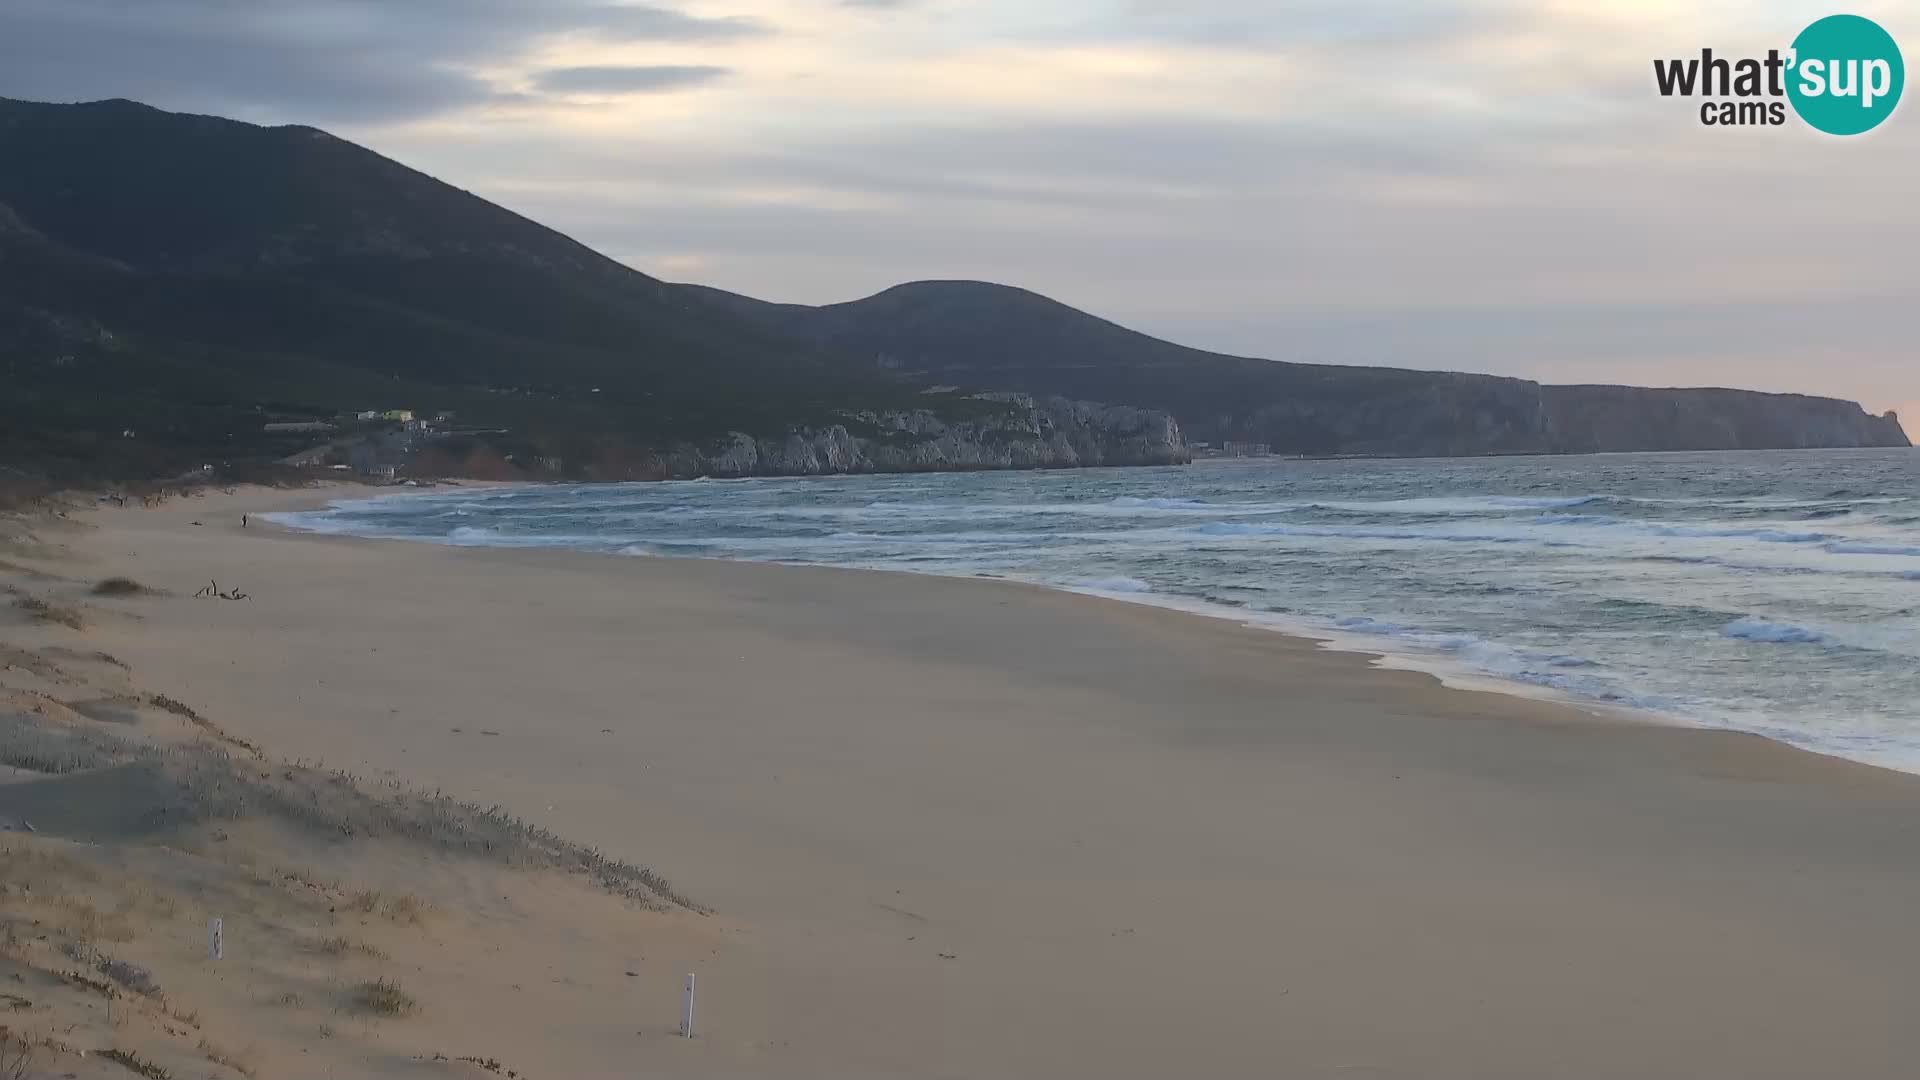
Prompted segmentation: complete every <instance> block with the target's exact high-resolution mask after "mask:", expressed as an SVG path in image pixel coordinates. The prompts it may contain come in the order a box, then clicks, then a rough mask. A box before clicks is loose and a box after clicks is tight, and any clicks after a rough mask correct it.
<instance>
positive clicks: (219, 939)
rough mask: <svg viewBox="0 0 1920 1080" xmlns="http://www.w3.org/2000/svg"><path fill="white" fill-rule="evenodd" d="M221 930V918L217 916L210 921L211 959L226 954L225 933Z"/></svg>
mask: <svg viewBox="0 0 1920 1080" xmlns="http://www.w3.org/2000/svg"><path fill="white" fill-rule="evenodd" d="M221 931H222V926H221V921H220V919H219V918H217V917H216V918H214V919H211V920H209V921H208V923H207V959H209V960H219V959H221V958H222V957H224V956H225V955H226V951H227V950H226V943H225V941H224V940H223V936H224V935H223V934H222V933H221Z"/></svg>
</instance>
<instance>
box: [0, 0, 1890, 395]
mask: <svg viewBox="0 0 1920 1080" xmlns="http://www.w3.org/2000/svg"><path fill="white" fill-rule="evenodd" d="M1849 10H1853V11H1856V12H1858V13H1859V14H1864V15H1869V16H1871V17H1874V18H1876V19H1878V20H1880V21H1881V23H1882V24H1883V25H1885V26H1886V27H1887V28H1888V30H1889V31H1890V32H1892V34H1893V35H1894V37H1895V38H1896V39H1898V40H1901V41H1904V42H1907V43H1909V44H1910V46H1911V47H1910V49H1909V52H1910V53H1911V52H1912V51H1913V49H1915V48H1920V45H1915V44H1913V43H1916V42H1920V0H1909V2H1905V3H1871V4H1859V5H1852V6H1850V7H1849ZM1830 13H1831V11H1830V9H1829V8H1828V7H1826V6H1824V4H1823V5H1822V6H1814V5H1812V4H1804V3H1782V2H1773V3H1760V4H1753V3H1741V4H1735V3H1731V2H1720V0H1709V2H1707V3H1701V4H1693V5H1687V6H1685V8H1684V9H1680V8H1678V7H1677V6H1675V5H1669V4H1663V3H1653V2H1648V0H1615V2H1606V0H1589V2H1586V3H1575V2H1558V3H1554V2H1549V3H1525V2H1513V3H1506V2H1497V0H1486V2H1476V0H1435V2H1427V3H1422V2H1419V0H1304V2H1292V3H1289V2H1273V0H1043V2H1037V3H1036V2H1034V0H1019V2H1015V0H785V2H775V0H737V2H734V0H712V2H705V0H703V2H699V3H686V4H677V3H663V4H658V5H650V4H624V3H618V2H614V0H0V95H5V96H13V97H26V98H37V99H43V100H62V101H71V100H86V99H95V98H103V97H131V98H136V99H139V100H142V101H146V102H149V103H151V104H155V105H158V106H161V107H163V108H173V109H182V110H190V111H201V112H215V113H221V114H225V115H231V116H236V117H239V118H242V119H249V120H255V121H259V122H269V123H288V122H297V123H307V124H313V125H316V126H321V127H326V128H328V129H330V130H333V131H336V132H338V133H340V134H342V135H344V136H346V137H349V138H352V139H355V140H357V141H360V142H363V143H366V144H368V145H371V146H373V147H374V148H375V149H378V150H380V151H381V152H383V153H386V154H389V155H391V156H394V157H397V158H399V159H401V160H403V161H407V162H408V163H410V164H413V165H416V166H418V167H420V168H423V169H425V170H427V171H429V172H432V173H434V174H436V175H438V176H440V177H442V178H443V179H446V180H448V181H449V182H451V183H454V184H456V185H458V186H461V187H464V188H468V189H470V190H473V191H475V192H478V193H479V194H482V195H485V196H487V197H489V198H492V199H494V200H496V201H498V202H501V203H504V204H505V205H507V206H510V207H512V208H513V209H515V210H518V211H520V212H523V213H526V214H529V215H530V216H533V217H535V218H536V219H538V220H541V221H544V222H546V223H548V224H550V225H553V226H555V227H556V228H559V229H561V230H563V231H565V232H568V233H570V234H572V235H574V236H576V237H578V238H579V239H581V240H583V241H585V242H586V243H588V244H591V245H593V246H595V247H598V248H600V249H601V250H603V251H606V252H607V253H608V254H610V255H613V256H615V257H616V258H620V259H623V260H625V261H627V262H628V263H630V264H631V265H633V266H635V267H637V268H639V269H641V270H645V271H647V272H649V273H653V274H656V275H659V276H662V277H667V278H672V279H676V280H691V281H699V282H703V283H706V284H712V285H717V286H720V287H722V288H729V289H735V290H738V291H742V292H747V293H751V294H753V295H757V296H762V297H765V298H768V299H774V300H789V301H803V302H812V303H819V302H829V301H836V300H845V299H851V298H853V297H856V296H860V295H864V294H867V293H870V292H873V291H877V290H878V289H881V288H884V287H886V286H888V285H891V284H894V283H896V282H899V281H904V280H911V279H917V278H931V277H969V278H986V279H991V280H996V281H1003V282H1007V283H1010V284H1017V285H1022V286H1025V287H1028V288H1032V289H1035V290H1038V291H1040V292H1044V293H1048V294H1050V295H1053V296H1056V297H1057V298H1059V299H1061V300H1064V301H1066V302H1068V303H1072V304H1074V305H1076V306H1079V307H1083V308H1086V309H1088V310H1091V311H1094V312H1096V313H1098V314H1101V315H1104V316H1107V317H1109V318H1113V319H1116V320H1118V321H1120V322H1123V323H1127V324H1130V325H1133V326H1136V327H1138V328H1140V329H1144V330H1148V331H1150V332H1156V333H1161V334H1164V335H1166V336H1170V337H1174V338H1176V339H1178V340H1181V341H1184V342H1187V343H1189V344H1194V345H1199V346H1202V347H1209V348H1218V349H1223V350H1228V351H1234V352H1240V353H1245V354H1251V355H1260V356H1269V357H1274V358H1277V359H1301V360H1316V361H1334V362H1352V363H1390V364H1399V365H1405V366H1413V367H1446V368H1461V369H1471V370H1480V371H1493V372H1500V373H1507V374H1518V375H1525V376H1529V377H1533V378H1539V379H1544V380H1548V381H1631V382H1640V383H1651V384H1665V385H1673V384H1689V383H1715V384H1723V385H1724V384H1732V385H1746V386H1754V387H1758V388H1763V389H1777V390H1799V391H1807V392H1817V393H1834V394H1839V395H1842V396H1848V397H1856V398H1859V399H1861V400H1862V401H1864V402H1865V403H1866V404H1867V405H1869V406H1870V407H1872V408H1875V409H1884V408H1888V407H1892V406H1896V405H1903V406H1905V411H1906V412H1907V413H1908V415H1909V417H1910V418H1913V417H1920V363H1917V362H1916V359H1915V354H1914V347H1913V337H1914V330H1915V328H1916V323H1917V322H1920V319H1916V316H1915V314H1914V312H1915V310H1916V306H1917V305H1916V302H1917V301H1920V295H1916V293H1920V286H1916V284H1915V282H1916V275H1914V274H1913V273H1912V271H1911V269H1910V267H1911V264H1912V261H1913V254H1912V253H1913V252H1914V251H1915V250H1916V248H1915V244H1916V241H1920V211H1917V210H1915V209H1914V204H1913V200H1912V197H1911V194H1910V187H1911V178H1912V177H1913V176H1915V175H1920V115H1916V114H1915V113H1914V108H1915V105H1914V103H1911V102H1909V103H1906V104H1904V105H1903V106H1902V108H1901V114H1900V115H1897V116H1895V117H1894V118H1893V119H1892V120H1890V121H1889V122H1888V123H1887V124H1886V125H1884V126H1883V127H1882V128H1881V129H1880V130H1878V131H1876V132H1875V133H1873V134H1871V135H1868V136H1865V137H1861V138H1856V139H1851V140H1834V139H1828V138H1825V137H1822V136H1818V135H1816V134H1814V133H1812V132H1810V131H1808V130H1806V129H1805V128H1802V127H1799V126H1797V125H1790V126H1788V127H1786V128H1770V129H1754V130H1732V131H1726V130H1714V129H1710V128H1704V127H1702V126H1700V125H1699V123H1698V122H1697V119H1696V118H1695V115H1694V112H1693V109H1692V108H1691V107H1690V106H1689V105H1688V104H1687V103H1685V102H1682V101H1677V100H1663V99H1661V98H1660V97H1659V96H1658V95H1657V94H1656V93H1655V92H1654V90H1653V86H1652V75H1651V63H1650V62H1651V60H1652V59H1653V58H1654V57H1655V56H1661V57H1667V56H1676V57H1677V56H1685V55H1687V54H1689V53H1693V54H1697V53H1698V51H1699V49H1700V48H1701V47H1703V46H1712V47H1714V48H1715V50H1716V51H1720V52H1733V53H1737V52H1740V51H1742V50H1746V51H1750V52H1753V53H1763V52H1764V51H1765V50H1766V49H1767V48H1769V47H1778V46H1784V45H1785V44H1786V43H1787V42H1788V41H1789V40H1790V39H1791V38H1792V36H1793V35H1794V34H1795V33H1796V32H1797V31H1798V30H1799V29H1800V28H1801V27H1802V26H1804V25H1805V24H1806V23H1808V22H1810V21H1812V20H1813V19H1815V18H1818V17H1820V16H1822V15H1825V14H1830ZM1915 426H1920V425H1915Z"/></svg>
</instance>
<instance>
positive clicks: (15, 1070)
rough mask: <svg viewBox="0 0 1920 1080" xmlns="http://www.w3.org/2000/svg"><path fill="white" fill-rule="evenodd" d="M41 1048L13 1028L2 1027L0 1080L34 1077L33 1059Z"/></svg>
mask: <svg viewBox="0 0 1920 1080" xmlns="http://www.w3.org/2000/svg"><path fill="white" fill-rule="evenodd" d="M38 1050H39V1047H37V1046H35V1045H34V1044H33V1041H32V1040H31V1039H28V1038H27V1037H26V1036H25V1035H17V1034H15V1033H14V1031H13V1029H12V1028H7V1027H0V1080H26V1078H27V1077H29V1076H31V1075H33V1059H34V1058H35V1057H37V1056H38V1054H37V1053H36V1052H37V1051H38Z"/></svg>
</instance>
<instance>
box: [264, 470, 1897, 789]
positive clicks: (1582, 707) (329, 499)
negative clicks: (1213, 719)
mask: <svg viewBox="0 0 1920 1080" xmlns="http://www.w3.org/2000/svg"><path fill="white" fill-rule="evenodd" d="M1220 460H1221V461H1226V462H1233V461H1235V460H1241V459H1220ZM752 479H761V478H754V477H740V478H730V479H726V480H720V481H710V482H720V483H733V482H743V481H746V480H752ZM670 482H673V483H690V482H693V481H685V480H682V481H670ZM454 486H457V487H458V486H464V487H471V488H487V489H500V490H505V489H516V488H525V489H539V488H546V487H578V486H580V485H577V484H549V483H541V482H535V481H491V482H490V481H479V482H468V481H462V482H460V483H459V484H456V485H454ZM432 491H433V489H431V488H419V489H407V490H404V491H394V490H390V489H389V490H379V491H376V492H375V493H373V494H370V495H364V496H358V497H355V498H353V499H351V501H362V500H363V499H365V500H377V499H381V498H387V497H401V496H406V495H422V494H430V493H432ZM340 501H343V500H341V499H339V498H338V497H337V496H336V495H335V494H332V493H330V494H328V495H326V496H324V497H321V496H316V497H315V498H312V499H306V498H296V499H294V500H293V502H292V504H291V505H287V506H285V507H282V508H280V509H278V510H276V511H274V512H270V513H269V514H268V516H267V518H266V519H265V520H267V521H268V523H269V524H270V525H271V526H272V527H274V528H280V529H285V530H287V531H289V532H294V533H305V534H307V535H311V536H332V537H337V538H340V539H358V540H387V541H393V542H403V543H423V544H429V545H434V546H442V547H455V548H493V549H496V550H519V549H521V548H522V546H521V545H512V544H500V543H487V542H484V541H482V542H476V543H450V542H447V541H443V540H439V539H432V538H424V537H411V536H388V537H381V536H369V535H365V534H359V533H352V532H335V531H332V530H327V529H321V528H318V527H315V526H313V525H310V524H298V523H288V522H285V521H284V520H277V519H283V518H285V517H287V516H290V515H298V514H306V513H311V512H316V511H323V510H326V509H329V508H331V507H332V506H334V505H335V504H336V503H338V502H340ZM524 547H529V548H533V549H536V550H547V549H549V548H550V549H552V550H560V551H575V550H577V549H573V548H569V547H567V546H566V545H564V544H553V545H546V544H537V545H524ZM579 553H581V554H588V555H592V556H594V557H602V556H609V555H615V554H617V555H618V557H621V558H664V559H691V560H698V561H707V562H722V563H745V564H758V565H779V566H803V567H814V568H821V569H843V570H850V571H852V572H859V573H880V574H903V575H906V576H909V577H920V578H927V577H933V578H944V579H949V580H968V581H971V580H990V581H999V582H1003V583H1006V584H1010V585H1016V586H1021V587H1027V588H1036V589H1043V590H1047V591H1051V592H1060V593H1066V594H1069V595H1075V596H1086V597H1092V598H1097V599H1100V600H1105V601H1109V602H1116V603H1125V604H1133V605H1138V606H1142V607H1148V608H1153V609H1157V610H1162V611H1170V612H1179V613H1182V614H1185V615H1190V616H1194V617H1199V618H1205V619H1212V620H1218V621H1221V622H1226V623H1230V624H1234V625H1237V626H1240V627H1243V628H1246V629H1250V630H1256V631H1260V632H1263V633H1274V634H1279V635H1282V636H1284V637H1288V638H1293V639H1297V640H1304V641H1309V642H1313V643H1314V644H1316V645H1318V646H1319V647H1321V648H1322V649H1325V650H1327V651H1329V652H1334V653H1344V654H1352V655H1358V656H1362V657H1365V658H1367V659H1368V660H1369V661H1370V662H1371V663H1373V664H1374V665H1375V666H1376V667H1377V668H1379V669H1380V670H1391V671H1408V672H1417V673H1420V674H1423V675H1427V676H1430V677H1432V678H1433V679H1434V680H1435V681H1436V682H1437V683H1438V684H1439V685H1441V686H1443V687H1445V688H1448V689H1454V690H1463V691H1471V692H1482V693H1494V694H1503V695H1507V696H1511V697H1515V698H1519V699H1523V700H1526V701H1534V702H1543V703H1546V704H1549V705H1552V706H1554V707H1557V708H1569V709H1575V710H1578V711H1580V712H1582V713H1585V714H1587V715H1589V716H1592V717H1596V718H1600V719H1603V720H1607V721H1610V722H1617V723H1633V724H1652V725H1658V726H1665V727H1674V728H1681V729H1686V730H1700V731H1721V732H1730V733H1734V734H1741V735H1750V736H1754V737H1757V738H1764V739H1768V740H1769V741H1772V742H1777V743H1780V744H1782V745H1785V746H1788V747H1791V748H1793V749H1795V750H1799V751H1802V752H1806V753H1811V754H1816V755H1819V756H1822V757H1830V758H1834V759H1836V760H1841V761H1847V762H1851V763H1856V764H1864V765H1868V766H1871V767H1875V768H1882V769H1890V770H1892V771H1894V772H1901V773H1907V774H1910V775H1920V764H1916V765H1915V766H1914V767H1912V768H1902V767H1901V766H1899V765H1892V764H1889V763H1888V762H1886V761H1885V760H1874V759H1870V758H1865V757H1855V756H1849V755H1847V754H1846V753H1844V752H1841V751H1838V750H1835V749H1832V748H1830V747H1827V746H1822V745H1819V744H1818V743H1817V742H1815V741H1813V740H1810V739H1807V738H1805V737H1800V738H1798V739H1796V736H1797V735H1799V733H1797V732H1792V731H1787V730H1784V729H1775V730H1772V731H1759V730H1753V729H1752V728H1750V727H1745V726H1741V725H1739V724H1737V723H1722V722H1718V721H1716V720H1714V719H1709V718H1707V717H1704V716H1700V715H1689V714H1686V713H1683V712H1680V711H1676V710H1675V709H1673V708H1666V709H1663V708H1661V707H1659V706H1657V705H1655V704H1653V703H1651V702H1649V701H1645V700H1607V699H1603V698H1600V697H1596V696H1591V695H1583V694H1581V693H1578V692H1576V691H1573V690H1570V689H1567V688H1564V687H1561V686H1556V685H1550V684H1547V683H1543V682H1538V681H1529V680H1526V679H1521V678H1513V677H1506V676H1503V675H1501V674H1498V673H1496V672H1490V671H1484V670H1480V669H1476V668H1474V667H1473V666H1472V665H1470V664H1467V663H1465V662H1463V661H1461V660H1459V659H1458V658H1457V657H1451V656H1448V655H1446V654H1444V653H1440V652H1435V651H1432V650H1423V649H1420V648H1418V647H1416V646H1414V645H1411V644H1407V643H1401V647H1399V648H1394V647H1392V645H1391V644H1390V641H1391V639H1388V638H1383V637H1381V636H1379V635H1376V634H1369V633H1364V632H1359V631H1354V630H1348V629H1344V628H1341V627H1327V626H1322V625H1315V624H1314V623H1313V622H1312V621H1311V620H1308V619H1306V618H1303V617H1298V616H1285V615H1280V614H1277V613H1272V612H1263V611H1256V610H1250V609H1246V608H1239V607H1232V606H1228V605H1225V604H1220V603H1216V602H1212V601H1208V600H1203V599H1199V598H1195V597H1190V596H1181V595H1177V594H1168V593H1160V592H1154V591H1133V590H1115V589H1107V588H1101V587H1097V586H1094V585H1090V584H1072V583H1066V582H1060V581H1048V580H1045V579H1041V578H1037V577H1023V576H1018V575H1006V574H988V573H946V572H942V571H940V570H937V569H925V568H909V567H901V566H865V567H851V568H850V567H836V566H834V565H833V564H830V563H822V562H809V561H807V560H805V559H781V560H760V559H748V558H733V557H729V556H725V555H692V554H660V553H644V554H642V553H635V552H625V551H622V552H618V553H613V552H584V551H582V552H579Z"/></svg>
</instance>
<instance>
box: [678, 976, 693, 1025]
mask: <svg viewBox="0 0 1920 1080" xmlns="http://www.w3.org/2000/svg"><path fill="white" fill-rule="evenodd" d="M680 1034H681V1035H683V1036H685V1037H686V1038H689V1039H691V1038H693V973H692V972H688V973H687V988H686V990H685V992H684V993H682V994H681V995H680Z"/></svg>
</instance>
